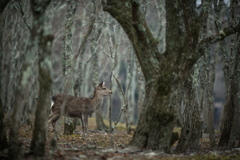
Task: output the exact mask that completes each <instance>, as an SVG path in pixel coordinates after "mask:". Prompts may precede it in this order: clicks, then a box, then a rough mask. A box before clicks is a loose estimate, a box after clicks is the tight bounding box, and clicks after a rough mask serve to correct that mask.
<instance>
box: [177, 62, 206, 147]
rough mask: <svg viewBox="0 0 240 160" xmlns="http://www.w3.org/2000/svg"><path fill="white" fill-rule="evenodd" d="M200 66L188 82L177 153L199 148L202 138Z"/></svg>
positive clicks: (194, 68)
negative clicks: (199, 95)
mask: <svg viewBox="0 0 240 160" xmlns="http://www.w3.org/2000/svg"><path fill="white" fill-rule="evenodd" d="M199 65H200V61H199V62H197V63H196V64H195V65H194V67H193V69H192V72H193V73H192V75H191V76H190V78H189V79H188V80H187V82H186V92H187V93H186V94H187V95H186V98H187V100H186V105H185V110H184V122H183V126H182V130H181V136H180V138H179V142H178V145H177V147H176V150H175V151H176V152H185V151H186V150H187V149H188V150H194V149H198V148H199V140H200V136H201V128H202V121H201V118H200V108H199V104H198V97H197V89H198V86H199V84H198V77H199V68H200V67H199Z"/></svg>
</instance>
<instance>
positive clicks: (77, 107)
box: [52, 93, 94, 118]
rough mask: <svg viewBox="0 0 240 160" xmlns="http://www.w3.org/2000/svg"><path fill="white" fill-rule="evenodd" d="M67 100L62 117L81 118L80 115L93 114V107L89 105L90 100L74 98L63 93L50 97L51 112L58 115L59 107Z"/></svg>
mask: <svg viewBox="0 0 240 160" xmlns="http://www.w3.org/2000/svg"><path fill="white" fill-rule="evenodd" d="M66 98H67V103H66V106H65V108H64V113H63V114H64V115H65V116H67V117H79V118H80V117H82V114H88V115H89V116H91V114H92V113H93V112H94V107H93V106H92V104H91V99H89V98H85V97H74V96H71V95H66V94H64V93H59V94H56V95H54V96H53V97H52V100H53V101H54V105H53V106H52V112H55V113H60V111H61V110H60V107H61V105H62V103H63V102H64V100H65V99H66Z"/></svg>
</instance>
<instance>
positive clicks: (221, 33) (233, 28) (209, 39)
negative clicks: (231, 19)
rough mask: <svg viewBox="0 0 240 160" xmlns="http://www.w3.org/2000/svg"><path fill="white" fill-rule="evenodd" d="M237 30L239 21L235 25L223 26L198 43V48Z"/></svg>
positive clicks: (239, 25)
mask: <svg viewBox="0 0 240 160" xmlns="http://www.w3.org/2000/svg"><path fill="white" fill-rule="evenodd" d="M239 31H240V23H238V25H236V26H230V27H228V28H224V29H223V30H221V31H219V33H218V34H216V35H212V36H209V37H206V38H204V39H203V40H202V41H201V42H200V43H199V46H200V48H202V47H204V46H205V45H210V44H213V43H216V42H218V41H221V40H223V39H224V38H226V37H228V36H230V35H231V34H234V33H236V32H239Z"/></svg>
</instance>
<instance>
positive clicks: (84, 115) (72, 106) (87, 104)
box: [48, 82, 112, 137]
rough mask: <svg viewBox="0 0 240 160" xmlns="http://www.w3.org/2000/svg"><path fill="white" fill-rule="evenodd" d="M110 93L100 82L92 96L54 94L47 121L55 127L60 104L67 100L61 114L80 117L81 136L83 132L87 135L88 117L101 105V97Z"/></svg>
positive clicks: (58, 116)
mask: <svg viewBox="0 0 240 160" xmlns="http://www.w3.org/2000/svg"><path fill="white" fill-rule="evenodd" d="M109 94H112V91H110V90H109V89H108V88H106V87H105V86H104V85H103V82H101V83H100V84H99V85H98V86H97V87H96V89H95V92H94V97H93V98H86V97H74V96H71V95H66V94H64V93H59V94H56V95H54V96H53V97H52V101H53V102H54V105H53V106H52V108H51V110H52V114H51V115H50V116H49V118H48V123H52V126H53V128H54V129H55V124H56V122H57V121H58V119H59V118H60V112H61V108H60V107H61V106H62V103H63V102H64V100H67V102H66V106H65V108H64V109H63V115H64V116H66V117H71V118H80V120H81V123H82V130H83V137H85V133H87V136H89V135H88V130H87V126H88V117H91V116H92V114H93V112H94V111H95V110H96V109H97V108H98V107H100V106H101V105H102V102H103V97H104V96H107V95H109Z"/></svg>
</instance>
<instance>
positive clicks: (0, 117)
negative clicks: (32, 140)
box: [0, 0, 9, 151]
mask: <svg viewBox="0 0 240 160" xmlns="http://www.w3.org/2000/svg"><path fill="white" fill-rule="evenodd" d="M4 2H5V3H4ZM8 2H9V1H7V0H5V1H2V2H1V3H0V6H1V8H0V91H2V68H1V66H2V59H3V46H2V44H3V24H4V23H3V16H2V14H1V13H2V11H3V9H4V7H5V6H6V5H7V4H8ZM2 3H4V4H2ZM7 147H8V143H7V137H6V130H5V125H4V108H3V103H2V96H0V151H2V150H4V149H6V148H7Z"/></svg>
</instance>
